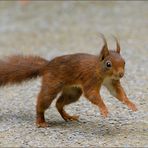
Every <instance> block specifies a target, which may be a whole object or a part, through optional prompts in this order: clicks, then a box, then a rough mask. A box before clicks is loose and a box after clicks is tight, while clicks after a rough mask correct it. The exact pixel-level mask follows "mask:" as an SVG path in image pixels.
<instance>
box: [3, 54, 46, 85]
mask: <svg viewBox="0 0 148 148" xmlns="http://www.w3.org/2000/svg"><path fill="white" fill-rule="evenodd" d="M47 64H48V61H47V60H45V59H43V58H41V57H37V56H22V55H14V56H10V57H8V58H5V59H4V60H0V86H4V85H6V84H15V83H20V82H22V81H24V80H29V79H32V78H36V77H37V76H41V75H42V73H43V71H44V67H45V66H46V65H47Z"/></svg>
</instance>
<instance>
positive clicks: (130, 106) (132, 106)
mask: <svg viewBox="0 0 148 148" xmlns="http://www.w3.org/2000/svg"><path fill="white" fill-rule="evenodd" d="M127 106H128V108H129V109H131V110H132V111H137V110H138V109H137V107H136V105H135V104H134V103H132V102H128V103H127Z"/></svg>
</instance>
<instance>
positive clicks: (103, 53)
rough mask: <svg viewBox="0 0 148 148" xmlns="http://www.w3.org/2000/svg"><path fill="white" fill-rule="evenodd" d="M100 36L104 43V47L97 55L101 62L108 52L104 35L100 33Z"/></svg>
mask: <svg viewBox="0 0 148 148" xmlns="http://www.w3.org/2000/svg"><path fill="white" fill-rule="evenodd" d="M100 35H101V38H102V39H103V42H104V45H103V47H102V50H101V52H100V55H99V59H100V61H102V60H104V58H105V57H106V56H108V55H109V50H108V46H107V42H106V39H105V37H104V35H103V34H101V33H100Z"/></svg>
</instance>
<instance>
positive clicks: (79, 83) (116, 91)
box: [0, 35, 137, 127]
mask: <svg viewBox="0 0 148 148" xmlns="http://www.w3.org/2000/svg"><path fill="white" fill-rule="evenodd" d="M102 39H103V42H104V44H103V47H102V49H101V52H100V54H99V55H91V54H86V53H76V54H69V55H63V56H59V57H56V58H54V59H52V60H51V61H48V60H46V59H43V58H41V57H37V56H22V55H14V56H10V57H8V58H7V59H5V60H0V86H4V85H6V84H16V83H21V82H22V81H24V80H29V79H32V78H36V77H38V76H41V77H42V85H41V90H40V92H39V95H38V98H37V105H36V125H37V127H48V123H47V122H46V121H45V117H44V113H45V111H46V109H47V108H48V107H49V106H50V105H51V103H52V101H53V100H54V99H55V98H56V97H57V94H59V93H60V96H59V98H58V99H57V101H56V108H57V110H58V112H59V113H60V115H61V116H62V118H63V119H64V120H65V121H72V120H78V117H79V116H76V115H73V116H71V115H69V114H68V113H67V112H66V111H65V110H64V107H65V105H68V104H71V103H73V102H76V101H78V99H79V98H80V96H81V95H82V94H84V96H85V97H86V98H87V100H89V101H90V102H91V103H92V104H95V105H96V106H98V108H99V110H100V112H101V114H102V115H103V116H104V117H107V116H108V109H107V107H106V105H105V103H104V102H103V100H102V98H101V96H100V88H101V86H102V85H104V86H105V87H106V88H107V89H108V90H109V91H110V93H111V94H112V95H113V96H114V97H116V98H117V99H118V100H119V101H121V102H122V103H123V104H125V105H127V106H128V108H129V109H131V110H132V111H136V110H137V107H136V105H135V104H134V103H132V102H131V101H130V100H129V99H128V97H127V96H126V93H125V92H124V90H123V87H122V86H121V83H120V79H121V78H122V77H123V76H124V67H125V61H124V59H123V58H122V56H121V54H120V44H119V42H118V40H117V39H116V38H115V39H116V50H114V51H113V50H109V49H108V45H107V41H106V39H105V37H104V36H103V35H102Z"/></svg>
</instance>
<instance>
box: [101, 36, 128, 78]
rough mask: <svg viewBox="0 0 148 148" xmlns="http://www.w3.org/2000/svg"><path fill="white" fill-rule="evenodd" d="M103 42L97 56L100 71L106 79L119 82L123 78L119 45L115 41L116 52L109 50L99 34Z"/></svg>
mask: <svg viewBox="0 0 148 148" xmlns="http://www.w3.org/2000/svg"><path fill="white" fill-rule="evenodd" d="M101 36H102V39H103V41H104V45H103V47H102V50H101V52H100V55H99V60H100V62H101V66H102V70H103V72H104V73H105V76H106V77H110V78H111V79H114V80H119V79H120V78H122V77H123V76H124V67H125V61H124V59H123V58H122V56H121V55H120V44H119V42H118V40H117V39H116V38H115V37H114V38H115V40H116V50H114V51H113V50H109V49H108V46H107V42H106V39H105V38H104V36H103V35H102V34H101Z"/></svg>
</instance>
